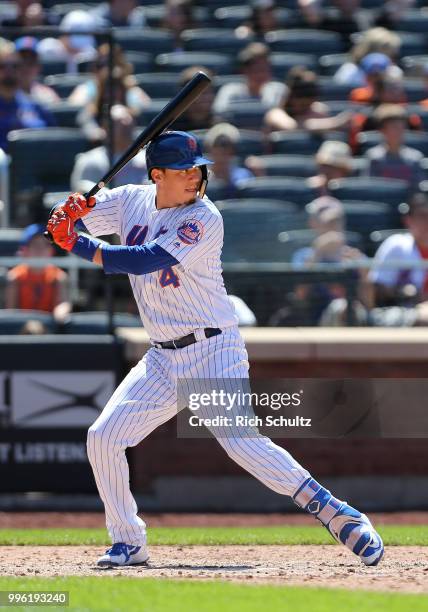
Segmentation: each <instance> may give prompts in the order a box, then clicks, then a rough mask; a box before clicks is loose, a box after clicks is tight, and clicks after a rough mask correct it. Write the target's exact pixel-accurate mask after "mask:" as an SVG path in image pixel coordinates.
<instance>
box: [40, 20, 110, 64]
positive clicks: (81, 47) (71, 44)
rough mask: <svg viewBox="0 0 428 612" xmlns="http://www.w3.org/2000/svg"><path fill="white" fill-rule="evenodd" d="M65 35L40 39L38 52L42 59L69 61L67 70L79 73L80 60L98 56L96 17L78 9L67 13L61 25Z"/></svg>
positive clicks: (97, 25)
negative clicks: (94, 32)
mask: <svg viewBox="0 0 428 612" xmlns="http://www.w3.org/2000/svg"><path fill="white" fill-rule="evenodd" d="M59 27H60V30H61V31H62V32H63V35H62V36H60V37H59V38H44V39H43V40H41V41H40V43H39V46H38V52H39V54H40V57H41V58H42V59H44V58H46V59H52V58H53V57H54V58H56V59H58V60H63V61H65V62H67V72H68V73H70V74H73V73H77V72H78V69H77V65H78V62H79V61H81V60H83V59H87V60H89V59H93V58H95V56H96V50H95V45H96V42H95V38H94V36H93V34H92V33H93V31H94V30H96V29H97V28H98V27H99V24H98V23H97V21H96V19H95V18H94V17H93V16H92V15H90V14H89V13H88V12H86V11H84V10H82V9H77V10H74V11H70V12H69V13H67V14H66V15H65V16H64V17H63V19H62V21H61V23H60V25H59Z"/></svg>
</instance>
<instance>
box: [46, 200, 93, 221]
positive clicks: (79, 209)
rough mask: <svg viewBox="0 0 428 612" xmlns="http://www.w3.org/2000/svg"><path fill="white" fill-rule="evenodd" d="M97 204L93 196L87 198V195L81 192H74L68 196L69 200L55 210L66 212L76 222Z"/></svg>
mask: <svg viewBox="0 0 428 612" xmlns="http://www.w3.org/2000/svg"><path fill="white" fill-rule="evenodd" d="M94 206H95V198H94V197H91V198H89V200H86V198H85V196H83V195H82V194H81V193H72V194H71V195H69V196H68V198H67V200H66V201H65V203H64V204H61V206H58V207H57V208H56V209H55V211H63V212H65V213H66V214H67V215H68V216H69V217H70V219H71V220H72V221H74V222H76V221H77V219H81V218H82V217H84V216H85V215H87V214H88V213H89V212H91V210H92V208H93V207H94Z"/></svg>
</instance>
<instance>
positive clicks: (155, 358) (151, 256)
mask: <svg viewBox="0 0 428 612" xmlns="http://www.w3.org/2000/svg"><path fill="white" fill-rule="evenodd" d="M146 159H147V170H148V174H149V177H150V179H151V181H152V182H153V184H152V185H127V186H124V187H118V188H116V189H112V190H108V189H103V190H101V191H100V192H99V194H98V195H97V197H96V206H95V207H94V208H90V207H89V206H88V202H87V201H86V200H85V198H84V197H83V196H82V195H80V194H72V195H71V196H69V198H68V199H67V201H66V202H65V203H64V204H62V205H60V206H59V207H57V208H56V209H55V211H54V212H53V214H52V216H51V218H50V220H49V222H48V227H47V229H48V230H49V232H50V233H51V235H52V237H53V239H54V241H55V242H56V243H57V244H58V245H59V246H61V247H62V248H63V249H66V250H67V251H71V252H72V253H75V254H76V255H79V256H80V257H83V258H85V259H87V260H89V261H93V262H95V263H97V264H99V265H101V266H103V268H104V271H105V272H106V273H107V274H112V273H123V274H128V275H129V279H130V282H131V286H132V289H133V292H134V296H135V300H136V302H137V304H138V308H139V312H140V314H141V319H142V321H143V324H144V328H145V329H146V331H147V333H148V334H149V336H150V339H151V344H152V347H151V348H150V349H149V351H148V352H147V353H146V355H145V356H144V357H143V359H142V360H141V361H140V362H139V363H138V364H137V365H136V366H135V367H134V368H133V369H132V370H131V371H130V372H129V374H128V375H127V376H126V377H125V379H124V380H123V382H122V383H121V384H120V385H119V387H118V388H117V389H116V391H115V392H114V393H113V395H112V397H111V399H110V400H109V402H108V403H107V405H106V407H105V408H104V410H103V412H102V413H101V414H100V416H99V417H98V418H97V420H96V421H95V423H94V424H93V425H92V426H91V427H90V429H89V432H88V441H87V448H88V456H89V460H90V462H91V465H92V468H93V472H94V476H95V480H96V483H97V487H98V491H99V493H100V496H101V498H102V500H103V502H104V506H105V512H106V524H107V529H108V532H109V535H110V537H111V540H112V543H113V545H112V547H111V548H109V549H108V550H107V551H106V553H105V554H104V555H103V556H102V557H100V559H99V560H98V566H100V567H113V566H122V565H133V564H144V563H146V562H147V560H148V558H149V553H148V550H147V539H146V525H145V523H144V521H143V520H142V519H141V518H140V517H139V516H138V515H137V505H136V503H135V500H134V498H133V496H132V494H131V491H130V488H129V469H128V464H127V460H126V457H125V449H126V448H127V447H129V446H135V445H137V444H138V443H139V442H141V441H142V440H143V439H144V438H146V436H148V435H149V434H150V432H152V431H153V430H154V429H155V428H156V427H158V426H159V425H161V424H162V423H165V421H167V420H169V419H171V418H172V417H173V416H175V415H176V414H177V412H178V410H179V409H180V406H178V400H177V382H178V381H179V380H181V379H192V380H196V379H207V378H209V379H220V380H225V379H226V380H232V379H236V380H237V381H238V380H245V379H248V367H249V365H248V355H247V352H246V349H245V346H244V342H243V340H242V338H241V336H240V333H239V330H238V327H237V317H236V315H235V312H234V310H233V307H232V305H231V302H230V300H229V298H228V296H227V293H226V290H225V287H224V284H223V278H222V269H221V261H220V254H221V249H222V245H223V223H222V217H221V215H220V213H219V211H218V210H217V208H216V207H215V206H214V204H213V203H212V202H211V201H210V200H209V199H208V198H207V197H206V196H204V193H205V189H206V185H207V178H208V170H207V166H208V165H209V164H210V163H211V162H210V161H209V160H208V159H205V158H204V157H203V155H202V152H201V149H200V146H199V143H198V142H197V140H196V138H195V137H194V136H193V135H192V134H189V133H186V132H178V131H170V132H165V133H163V134H162V135H161V136H159V137H158V138H157V139H155V140H154V141H152V142H151V143H150V145H149V146H148V148H147V152H146ZM93 203H94V202H93V200H91V202H89V205H90V206H91V205H92V204H93ZM82 218H83V223H84V226H85V227H86V229H87V230H88V231H89V232H90V234H92V235H93V236H99V235H107V234H118V235H119V236H120V241H121V245H117V246H116V245H114V246H113V245H108V244H105V243H103V242H101V241H100V240H98V239H96V238H93V237H92V236H88V235H82V234H79V233H77V232H76V230H75V227H74V225H75V222H77V221H78V220H79V223H82V221H80V220H81V219H82ZM250 408H251V407H250ZM251 410H252V409H251ZM253 414H254V413H253ZM244 434H245V431H244ZM217 439H218V442H219V443H220V444H221V446H222V447H223V448H224V450H225V451H226V452H227V454H228V455H229V456H230V457H231V458H232V459H234V460H235V461H236V462H237V463H238V464H239V465H241V466H242V467H243V468H245V469H246V470H247V471H248V472H249V473H250V474H253V475H254V476H255V477H256V478H258V479H259V480H260V481H261V482H263V483H264V484H265V485H266V486H268V487H269V488H271V489H272V490H274V491H276V492H278V493H280V494H283V495H289V496H291V497H292V499H293V500H294V502H295V503H296V504H297V505H298V506H300V507H301V508H303V509H304V510H307V511H308V512H310V513H311V514H313V515H314V516H315V517H316V518H317V519H319V520H320V521H321V523H322V524H323V525H324V526H325V527H327V529H328V530H329V532H330V533H331V535H332V536H333V537H334V538H335V539H336V540H337V541H338V542H341V543H342V544H344V545H345V546H346V547H348V548H349V549H350V550H351V551H352V552H353V553H355V554H356V555H358V556H359V557H360V558H361V560H362V561H363V563H365V564H366V565H377V564H378V562H379V561H380V559H381V558H382V555H383V552H384V549H383V543H382V540H381V538H380V537H379V535H378V534H377V532H376V531H375V529H374V528H373V526H372V524H371V523H370V521H369V519H368V518H367V517H366V516H365V515H364V514H361V513H360V512H358V511H357V510H355V509H354V508H352V507H351V506H349V505H348V504H347V503H346V502H343V501H340V500H339V499H337V498H335V497H334V496H333V495H332V494H331V493H330V491H328V490H327V489H325V488H324V487H323V486H322V485H320V484H319V483H318V482H317V481H316V480H314V479H313V478H312V477H311V475H310V474H309V473H308V472H307V470H305V469H304V468H303V467H302V466H301V465H299V463H298V462H297V461H296V460H295V459H293V457H292V456H291V455H290V454H289V453H288V452H287V451H286V450H284V449H283V448H281V447H279V446H277V445H276V444H274V443H273V442H272V441H271V440H270V439H269V438H268V437H265V436H262V435H261V434H260V433H259V432H258V430H257V429H254V428H252V429H251V432H249V435H248V436H247V435H243V432H242V430H240V431H235V430H234V429H232V430H231V431H230V432H229V433H228V435H227V436H218V438H217Z"/></svg>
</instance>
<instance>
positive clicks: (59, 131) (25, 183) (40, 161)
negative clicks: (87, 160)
mask: <svg viewBox="0 0 428 612" xmlns="http://www.w3.org/2000/svg"><path fill="white" fill-rule="evenodd" d="M8 140H9V152H10V157H11V164H10V202H11V206H10V214H11V219H12V222H15V224H16V225H20V224H21V223H30V222H31V221H32V220H35V217H36V216H37V212H38V211H37V210H28V209H26V205H25V197H24V196H25V193H26V192H31V190H41V191H67V190H68V189H69V187H70V174H71V171H72V169H73V166H74V160H75V157H76V155H77V154H78V153H81V152H83V151H85V150H87V149H88V148H89V142H88V140H87V139H86V137H85V136H84V135H83V134H82V132H81V131H80V130H78V129H77V128H55V127H52V128H45V129H43V130H39V129H31V128H28V129H23V130H14V131H12V132H9V134H8ZM20 201H22V202H23V203H22V209H20V207H19V206H18V202H20ZM40 208H42V202H41V201H40ZM39 212H40V211H39ZM32 215H34V217H32ZM18 221H20V222H18Z"/></svg>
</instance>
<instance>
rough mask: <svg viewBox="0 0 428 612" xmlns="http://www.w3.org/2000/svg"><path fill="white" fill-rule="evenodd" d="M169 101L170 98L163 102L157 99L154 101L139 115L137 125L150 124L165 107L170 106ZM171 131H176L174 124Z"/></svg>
mask: <svg viewBox="0 0 428 612" xmlns="http://www.w3.org/2000/svg"><path fill="white" fill-rule="evenodd" d="M169 100H170V99H169V98H166V99H163V100H162V99H159V100H158V99H156V98H155V99H152V101H151V102H150V104H149V105H148V106H146V108H143V110H142V111H141V112H140V113H139V115H138V117H137V124H138V125H141V126H145V125H147V124H148V123H150V121H151V120H152V119H154V118H155V117H156V115H157V114H158V113H159V112H160V111H161V110H162V109H163V108H164V106H166V105H167V104H168V102H169ZM171 129H174V124H173V123H172V124H171Z"/></svg>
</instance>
